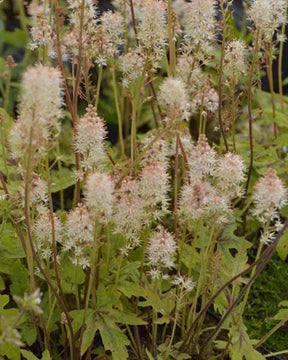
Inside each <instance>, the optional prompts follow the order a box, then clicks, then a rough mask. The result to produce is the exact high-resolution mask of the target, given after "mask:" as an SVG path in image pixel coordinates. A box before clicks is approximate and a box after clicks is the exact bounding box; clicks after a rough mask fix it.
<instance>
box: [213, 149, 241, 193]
mask: <svg viewBox="0 0 288 360" xmlns="http://www.w3.org/2000/svg"><path fill="white" fill-rule="evenodd" d="M245 170H246V167H245V164H244V161H243V159H242V158H241V156H240V155H237V154H232V153H227V154H225V156H223V157H221V158H220V159H219V162H218V166H217V170H216V174H215V176H216V178H217V188H218V189H219V190H220V192H222V193H223V194H225V196H227V197H230V198H233V197H236V196H242V195H243V191H242V189H241V186H240V185H241V183H242V182H243V181H244V180H245Z"/></svg>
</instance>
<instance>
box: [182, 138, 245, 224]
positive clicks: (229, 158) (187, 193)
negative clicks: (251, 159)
mask: <svg viewBox="0 0 288 360" xmlns="http://www.w3.org/2000/svg"><path fill="white" fill-rule="evenodd" d="M188 160H189V178H188V181H187V183H186V184H185V185H184V186H183V188H182V191H181V198H180V201H179V214H180V217H181V219H182V221H183V222H186V224H188V226H191V224H192V223H193V222H195V221H198V220H202V221H210V220H212V221H214V222H215V223H217V222H218V223H223V222H226V221H227V220H228V219H229V217H230V215H231V205H230V203H231V200H232V199H233V198H235V197H237V196H240V197H241V196H242V195H243V191H242V189H241V184H242V182H243V180H244V179H245V165H244V162H243V160H242V158H241V157H240V155H237V154H233V153H227V154H226V155H224V156H223V157H220V158H219V157H218V156H217V154H216V151H215V150H214V149H213V148H211V147H210V145H209V144H208V141H207V139H206V137H205V135H201V136H200V137H199V139H198V142H197V144H196V145H194V146H193V147H192V150H191V151H190V153H189V158H188Z"/></svg>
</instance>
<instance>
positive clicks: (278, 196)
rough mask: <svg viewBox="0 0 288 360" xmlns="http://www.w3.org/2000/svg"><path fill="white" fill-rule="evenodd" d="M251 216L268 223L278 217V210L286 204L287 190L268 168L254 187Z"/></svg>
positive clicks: (273, 171) (275, 174) (272, 170)
mask: <svg viewBox="0 0 288 360" xmlns="http://www.w3.org/2000/svg"><path fill="white" fill-rule="evenodd" d="M253 201H254V209H253V212H252V213H253V215H254V216H256V218H257V219H258V220H259V221H260V222H262V223H264V224H265V223H269V222H270V221H273V220H275V219H277V218H278V217H279V214H278V210H279V209H281V208H282V207H283V206H285V205H286V204H287V190H286V188H285V187H284V185H283V182H282V181H281V180H280V179H279V177H278V176H277V173H276V171H275V170H274V169H271V168H269V169H268V170H267V173H266V175H265V176H264V177H262V178H260V180H259V181H258V183H257V184H256V186H255V192H254V195H253Z"/></svg>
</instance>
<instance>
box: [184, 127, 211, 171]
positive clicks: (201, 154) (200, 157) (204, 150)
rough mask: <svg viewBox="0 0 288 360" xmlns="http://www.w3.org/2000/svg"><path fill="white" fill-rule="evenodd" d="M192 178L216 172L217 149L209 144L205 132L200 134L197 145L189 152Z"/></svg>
mask: <svg viewBox="0 0 288 360" xmlns="http://www.w3.org/2000/svg"><path fill="white" fill-rule="evenodd" d="M188 161H189V169H190V173H191V178H195V177H196V178H203V177H206V176H211V175H214V174H215V170H216V165H217V154H216V151H215V150H214V149H213V148H212V147H211V146H210V145H209V144H208V140H207V138H206V136H205V135H204V134H201V135H200V136H199V139H198V142H197V145H196V146H194V148H193V150H192V151H191V152H190V154H189V159H188Z"/></svg>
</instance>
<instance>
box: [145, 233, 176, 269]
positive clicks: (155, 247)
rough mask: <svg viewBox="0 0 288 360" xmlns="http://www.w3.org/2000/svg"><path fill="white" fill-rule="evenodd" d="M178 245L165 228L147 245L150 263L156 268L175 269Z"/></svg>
mask: <svg viewBox="0 0 288 360" xmlns="http://www.w3.org/2000/svg"><path fill="white" fill-rule="evenodd" d="M176 252H177V245H176V242H175V239H174V237H173V235H172V234H170V233H169V232H168V231H167V230H166V229H164V228H163V227H160V226H159V228H158V231H157V232H156V233H155V234H154V235H153V236H152V237H151V238H150V240H149V242H148V245H147V258H148V262H149V263H150V264H151V265H152V266H153V267H156V268H160V269H161V268H168V269H169V268H173V267H174V266H175V265H174V260H175V256H176Z"/></svg>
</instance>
